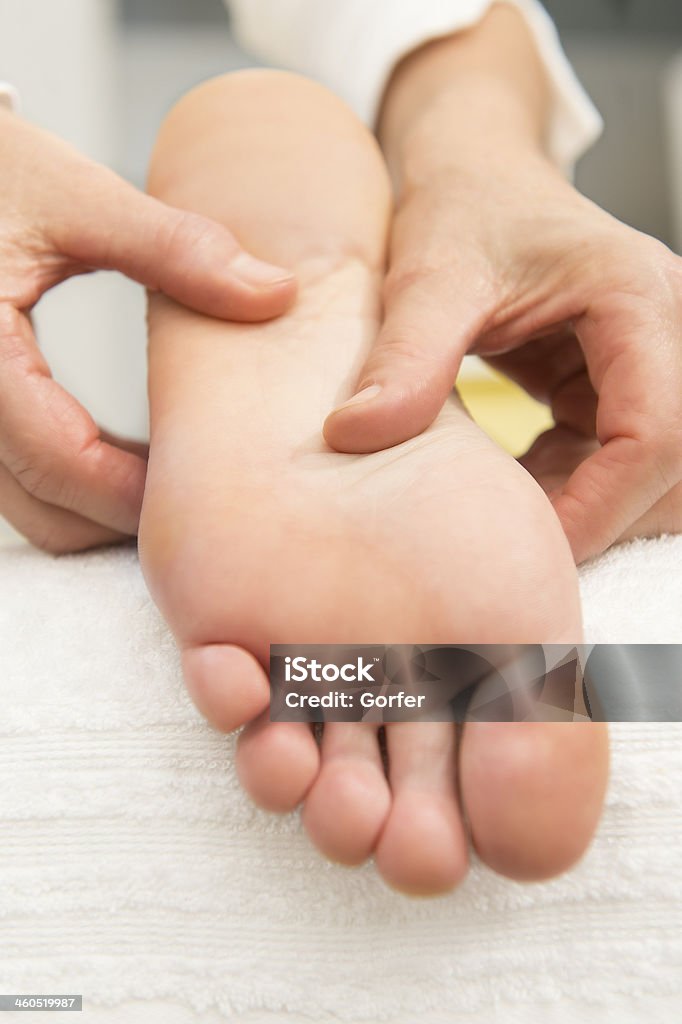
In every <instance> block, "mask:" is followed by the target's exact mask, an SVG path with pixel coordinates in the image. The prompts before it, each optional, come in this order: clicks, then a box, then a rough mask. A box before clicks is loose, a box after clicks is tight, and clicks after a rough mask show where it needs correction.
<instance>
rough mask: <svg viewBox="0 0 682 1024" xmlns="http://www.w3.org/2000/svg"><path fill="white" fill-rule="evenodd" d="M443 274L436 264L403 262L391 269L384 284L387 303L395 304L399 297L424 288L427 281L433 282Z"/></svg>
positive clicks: (384, 295) (412, 261)
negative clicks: (421, 287)
mask: <svg viewBox="0 0 682 1024" xmlns="http://www.w3.org/2000/svg"><path fill="white" fill-rule="evenodd" d="M441 273H442V268H441V267H440V265H437V264H435V263H425V262H424V261H419V262H415V261H414V260H407V261H405V260H402V261H400V262H399V263H395V264H393V266H391V267H390V269H389V271H388V273H387V274H386V277H385V278H384V284H383V298H384V301H385V302H386V303H390V302H393V301H394V300H395V299H396V298H397V297H398V296H400V295H404V294H405V292H408V291H412V290H414V289H415V288H418V287H420V286H422V285H423V284H424V283H425V282H426V281H430V280H433V279H434V278H435V277H436V276H438V275H440V274H441Z"/></svg>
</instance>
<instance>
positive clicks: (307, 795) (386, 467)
mask: <svg viewBox="0 0 682 1024" xmlns="http://www.w3.org/2000/svg"><path fill="white" fill-rule="evenodd" d="M264 123H265V124H266V125H267V129H268V130H267V131H263V130H262V125H263V124H264ZM151 188H152V191H153V192H155V194H157V195H160V196H161V197H162V198H165V199H166V200H167V201H169V202H174V203H175V204H176V205H179V206H187V207H188V208H190V209H195V210H197V212H200V213H204V214H206V215H208V216H212V217H214V218H217V219H221V220H223V222H225V223H229V224H230V225H231V226H232V227H233V229H234V230H235V231H236V233H237V236H238V237H240V238H241V239H242V241H243V242H244V244H248V246H249V248H251V249H252V250H253V251H255V252H258V253H259V254H262V255H263V256H264V258H268V259H270V260H271V261H272V262H277V263H279V264H282V265H284V266H291V267H293V268H295V270H296V273H297V275H298V280H299V285H300V294H299V299H298V302H297V305H296V306H295V307H294V309H293V310H292V311H291V312H290V313H289V314H287V316H286V317H284V318H282V319H281V320H277V321H273V322H271V323H268V324H259V325H250V326H245V325H235V324H226V323H222V322H219V321H216V320H211V319H209V318H205V317H201V316H199V315H197V314H195V313H192V312H190V311H189V310H187V309H185V308H183V307H180V306H177V305H175V304H174V303H173V302H171V301H170V300H168V299H165V298H163V297H160V296H158V295H155V296H152V300H151V305H150V398H151V419H152V439H151V453H150V463H149V472H148V479H147V488H146V493H145V500H144V507H143V513H142V522H141V531H140V554H141V559H142V565H143V568H144V571H145V575H146V578H147V580H148V583H149V586H150V589H151V591H152V594H153V596H154V597H155V599H156V601H157V603H158V604H159V606H160V608H161V610H162V612H163V613H164V615H165V616H166V619H167V621H168V623H169V624H170V626H171V629H172V630H173V632H174V634H175V637H176V640H177V642H178V645H179V647H180V649H181V651H182V661H183V668H184V673H185V677H186V680H187V685H188V687H189V691H190V693H191V695H192V697H193V699H194V700H195V702H196V704H197V706H198V707H199V709H200V710H201V711H202V712H203V713H204V714H205V716H206V717H207V718H208V720H209V721H210V722H212V723H213V724H214V725H215V726H216V727H217V728H219V729H223V730H225V731H231V730H233V729H235V728H238V727H240V726H242V725H245V726H246V727H245V728H244V730H243V732H242V733H241V735H240V739H239V744H238V753H237V767H238V771H239V775H240V778H241V780H242V783H243V784H244V786H245V788H246V789H247V790H248V792H249V793H250V794H251V796H252V797H253V798H254V800H256V801H257V802H258V803H259V804H260V805H261V806H263V807H266V808H269V809H271V810H275V811H288V810H290V809H292V808H294V807H296V806H297V805H298V804H300V803H301V802H303V821H304V824H305V827H306V828H307V830H308V832H309V834H310V836H311V838H312V839H313V841H314V842H315V843H316V844H317V846H318V847H319V848H320V849H321V850H322V851H323V852H324V853H325V854H326V855H327V856H329V857H330V858H332V859H334V860H337V861H340V862H342V863H345V864H358V863H360V862H361V861H363V860H364V859H366V858H367V857H368V856H370V855H371V854H374V855H375V857H376V862H377V865H378V867H379V870H380V871H381V873H382V874H383V876H384V878H385V879H386V880H387V881H388V882H389V883H390V884H391V885H393V886H395V887H396V888H399V889H401V890H404V891H407V892H412V893H435V892H443V891H446V890H447V889H449V888H452V887H453V886H454V885H456V884H457V882H458V881H459V880H460V879H461V878H462V877H463V875H464V873H465V872H466V868H467V839H468V838H471V840H472V842H473V844H474V846H475V848H476V849H477V850H478V852H479V853H480V855H481V857H482V858H483V859H484V861H485V862H486V863H487V864H488V865H490V866H491V867H492V868H494V869H495V870H497V871H500V872H502V873H504V874H507V875H510V876H511V877H516V878H525V879H531V878H544V877H547V876H549V875H551V874H554V873H557V872H558V871H561V870H563V869H564V868H566V867H567V866H568V865H569V864H571V863H572V862H573V861H574V860H575V859H576V858H577V857H578V856H580V854H581V853H582V851H583V850H584V848H585V846H586V845H587V843H588V841H589V838H590V836H591V834H592V832H593V830H594V828H595V825H596V822H597V819H598V815H599V811H600V807H601V802H602V798H603V794H604V788H605V778H606V761H607V753H606V738H605V732H604V730H603V728H602V727H600V726H596V725H591V724H586V725H580V724H573V723H571V724H564V725H558V724H541V723H537V724H535V723H534V724H529V725H521V724H511V725H498V724H489V723H480V724H476V723H471V724H467V725H466V726H465V727H464V729H463V731H462V734H461V737H459V738H458V736H457V732H456V730H455V727H454V726H452V725H447V724H421V723H420V724H409V723H408V724H400V725H399V724H394V725H390V726H388V727H387V728H386V760H387V762H388V768H387V770H386V769H385V768H384V757H382V751H381V748H380V745H379V742H378V737H377V735H376V732H375V731H374V730H373V729H372V728H370V727H368V726H367V725H362V724H355V725H353V724H344V723H339V724H330V725H328V726H327V727H326V728H325V730H324V735H323V738H322V743H321V745H320V747H319V748H318V744H317V743H316V740H315V738H314V736H313V733H312V732H311V730H310V729H309V728H308V727H307V726H305V725H300V724H293V723H271V722H270V721H269V718H268V703H269V685H268V679H267V674H266V666H267V665H268V660H269V646H270V644H272V643H293V642H295V643H327V642H328V643H332V642H333V643H354V644H362V643H385V642H388V643H397V642H400V643H458V642H461V643H467V644H471V643H486V642H491V643H507V642H508V643H524V642H529V643H534V642H576V641H579V640H580V638H581V631H580V608H579V598H578V587H577V577H576V571H575V567H574V565H573V561H572V558H571V554H570V549H569V547H568V543H567V541H566V539H565V537H564V535H563V533H562V531H561V529H560V527H559V523H558V520H557V519H556V517H555V515H554V513H553V511H552V509H551V506H550V505H549V502H548V501H547V499H546V497H545V496H544V494H543V493H542V491H541V489H540V487H539V486H538V485H537V484H536V483H535V482H534V481H533V479H532V478H531V477H530V475H529V474H528V473H526V471H525V470H524V469H523V468H522V467H521V466H519V465H518V464H517V463H516V462H515V461H514V459H512V458H511V457H510V456H507V455H506V454H505V453H503V452H502V451H501V450H499V449H498V448H497V447H496V446H495V445H494V444H493V443H492V442H491V441H490V440H489V439H488V438H487V437H486V436H485V435H484V434H483V433H482V432H481V431H480V430H479V429H478V428H477V427H476V426H475V424H474V423H473V422H472V421H471V419H470V418H469V417H468V416H467V414H466V413H465V411H464V409H463V407H462V406H461V404H460V403H459V401H458V399H457V397H456V396H455V395H453V396H452V398H451V399H450V401H449V402H448V403H447V404H446V406H445V408H444V409H443V411H442V413H441V415H440V416H439V418H438V419H437V420H436V421H435V423H434V424H433V425H432V426H431V427H430V428H429V430H428V431H427V432H425V433H424V434H422V435H421V436H419V437H417V438H415V439H413V440H411V441H408V442H406V443H405V444H402V445H400V446H397V447H395V448H392V449H390V450H388V451H384V452H379V453H376V454H371V455H344V454H340V453H338V452H333V451H331V450H329V448H328V447H327V446H326V445H325V443H324V441H323V438H322V433H321V431H322V424H323V423H324V420H325V417H326V415H327V414H328V413H329V412H330V410H332V409H333V408H335V407H336V406H337V405H338V404H339V402H340V401H342V400H344V399H345V398H347V397H348V396H349V395H350V394H351V393H352V387H353V384H354V381H355V379H356V377H357V373H358V370H359V368H360V366H361V365H362V362H363V361H364V359H365V358H366V355H367V353H368V351H369V348H370V346H371V344H372V341H373V338H374V337H375V335H376V332H377V330H378V326H379V319H380V292H381V282H382V278H383V257H384V245H385V234H386V230H387V225H388V218H389V214H390V189H389V186H388V182H387V177H386V173H385V169H384V167H383V163H382V161H381V159H380V156H379V154H378V151H377V149H376V146H375V144H374V142H373V140H372V139H371V136H369V134H368V133H367V132H366V130H365V129H364V128H363V127H362V126H361V125H359V124H358V122H357V121H356V120H355V119H354V118H353V117H352V115H351V114H350V112H349V111H348V110H347V109H346V108H345V107H344V106H343V104H341V103H340V102H339V101H338V100H337V99H336V98H334V97H332V96H331V95H330V94H328V93H326V92H325V91H324V90H322V89H320V88H319V87H317V86H314V85H312V84H311V83H309V82H305V81H304V80H302V79H299V78H296V77H292V76H287V75H282V74H277V73H273V72H250V73H247V74H241V75H237V76H229V77H228V78H226V79H220V80H216V81H215V82H214V83H209V84H208V86H204V87H201V88H200V89H199V90H195V92H194V93H192V94H190V96H189V97H188V98H186V99H185V100H183V101H182V102H181V104H180V105H179V107H177V108H176V109H175V111H174V113H172V114H171V116H170V118H169V120H168V121H167V122H166V125H165V127H164V129H163V130H162V133H161V138H160V142H159V144H158V145H157V151H156V155H155V158H154V166H153V171H152V178H151ZM235 197H238V199H237V198H235ZM415 370H416V371H418V368H415Z"/></svg>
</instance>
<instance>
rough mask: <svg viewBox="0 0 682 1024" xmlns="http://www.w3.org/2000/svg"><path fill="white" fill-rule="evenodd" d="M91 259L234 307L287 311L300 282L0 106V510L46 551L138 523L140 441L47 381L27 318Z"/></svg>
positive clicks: (200, 303) (225, 313)
mask: <svg viewBox="0 0 682 1024" xmlns="http://www.w3.org/2000/svg"><path fill="white" fill-rule="evenodd" d="M98 268H103V269H111V270H119V271H121V272H123V273H124V274H126V275H128V276H129V277H131V278H134V279H135V280H136V281H139V282H140V283H142V284H144V285H146V286H147V287H148V288H150V289H154V290H160V291H164V292H166V293H167V294H168V295H171V296H172V297H173V298H175V299H177V300H178V301H179V302H182V303H184V304H185V305H188V306H192V307H194V308H195V309H198V310H200V311H201V312H203V313H206V314H209V315H211V316H216V317H222V318H225V319H233V320H254V321H255V320H264V319H268V318H270V317H274V316H277V315H279V314H281V313H283V312H284V310H285V309H286V308H287V307H288V306H289V305H290V303H291V302H292V300H293V297H294V293H295V287H296V286H295V281H294V279H293V277H292V275H291V274H290V273H289V272H288V271H286V270H283V269H281V268H278V267H272V266H270V265H269V264H265V263H262V262H260V261H259V260H256V259H255V258H253V257H252V256H250V255H249V254H247V253H246V252H244V250H242V249H241V248H240V246H239V245H238V243H237V241H236V240H235V239H234V237H233V236H232V235H231V234H230V233H229V232H228V231H226V230H225V229H224V228H223V227H221V226H220V225H217V224H214V223H213V222H211V221H209V220H206V219H205V218H203V217H199V216H197V215H195V214H189V213H185V212H184V211H181V210H176V209H172V208H170V207H167V206H165V205H163V204H162V203H160V202H158V201H157V200H155V199H152V198H150V197H149V196H145V195H143V194H142V193H140V192H138V191H137V190H136V189H135V188H133V186H132V185H129V184H127V183H126V182H124V181H123V180H121V179H120V178H118V177H117V176H116V175H115V174H113V173H112V172H111V171H109V170H107V169H106V168H104V167H101V166H99V165H98V164H96V163H93V162H91V161H89V160H87V159H86V158H85V157H83V156H81V155H80V154H78V153H77V152H75V151H74V150H73V149H71V148H70V147H69V146H68V145H66V144H65V143H63V142H62V141H60V140H59V139H56V138H54V137H53V136H51V135H49V134H47V133H46V132H43V131H42V130H40V129H38V128H36V127H34V126H32V125H30V124H28V123H27V122H25V121H23V120H22V119H20V118H19V117H17V116H15V115H14V114H12V113H10V112H7V111H4V110H0V515H4V516H5V517H6V518H7V519H8V520H9V521H10V522H11V523H12V525H13V526H15V528H16V529H18V530H19V531H20V532H21V533H23V534H24V535H25V536H26V537H27V538H28V539H29V540H31V541H32V542H33V543H35V544H37V545H38V546H40V547H42V548H45V549H47V550H49V551H54V552H60V551H69V550H78V549H82V548H86V547H92V546H95V545H98V544H104V543H109V542H113V541H116V540H120V539H121V538H122V537H124V536H127V535H134V534H135V533H136V532H137V523H138V517H139V512H140V505H141V501H142V494H143V489H144V481H145V473H146V458H145V450H144V447H143V446H140V445H135V444H132V443H127V442H120V441H118V440H117V439H115V438H112V437H110V436H109V435H106V434H103V433H102V432H101V431H100V430H99V428H98V427H97V425H96V424H95V422H94V421H93V420H92V418H91V417H90V415H89V414H88V413H87V412H86V410H85V409H84V408H83V407H82V406H81V405H79V404H78V402H77V401H76V400H75V399H74V398H73V397H72V396H71V395H69V394H68V393H67V392H66V391H64V390H63V389H62V388H61V387H60V386H59V385H58V384H57V383H55V381H54V380H53V379H52V377H51V376H50V371H49V368H48V366H47V365H46V363H45V360H44V359H43V357H42V355H41V353H40V351H39V349H38V346H37V344H36V340H35V337H34V334H33V330H32V326H31V320H30V311H31V309H32V307H33V306H34V305H35V303H36V302H37V301H38V299H39V298H40V296H41V295H42V294H43V293H44V292H46V291H47V290H48V289H49V288H52V287H53V286H54V285H56V284H58V283H59V282H60V281H63V280H65V279H66V278H68V277H71V276H73V275H75V274H81V273H87V272H88V271H91V270H94V269H98ZM92 344H93V345H96V344H97V338H96V337H95V338H93V339H92Z"/></svg>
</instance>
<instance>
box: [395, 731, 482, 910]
mask: <svg viewBox="0 0 682 1024" xmlns="http://www.w3.org/2000/svg"><path fill="white" fill-rule="evenodd" d="M386 735H387V744H388V756H389V765H390V767H389V777H390V782H391V790H392V793H393V803H392V806H391V811H390V814H389V817H388V820H387V822H386V825H385V827H384V830H383V832H382V834H381V837H380V839H379V843H378V846H377V850H376V862H377V866H378V868H379V870H380V872H381V874H382V875H383V877H384V879H385V880H386V881H387V882H388V884H389V885H391V886H393V888H394V889H398V890H400V891H401V892H405V893H408V894H410V895H415V896H435V895H438V894H440V893H444V892H448V891H449V890H451V889H453V888H454V887H455V886H456V885H458V884H459V882H461V881H462V879H463V878H464V876H465V875H466V872H467V866H468V863H467V862H468V856H467V840H466V832H465V829H464V824H463V821H462V817H461V814H460V811H459V807H458V800H457V788H456V778H455V771H456V735H455V727H454V725H452V724H450V723H445V722H408V723H392V724H391V725H388V726H387V727H386Z"/></svg>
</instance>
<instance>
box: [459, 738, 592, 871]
mask: <svg viewBox="0 0 682 1024" xmlns="http://www.w3.org/2000/svg"><path fill="white" fill-rule="evenodd" d="M608 756H609V755H608V734H607V730H606V728H605V727H604V726H603V725H601V724H598V723H589V722H510V723H502V722H469V723H467V724H466V725H465V726H464V731H463V735H462V739H461V744H460V784H461V795H462V802H463V804H464V808H465V811H466V814H467V818H468V821H469V827H470V831H471V839H472V842H473V845H474V847H475V849H476V851H477V853H478V854H479V856H480V857H481V859H482V860H483V861H484V862H485V863H486V864H487V865H488V866H489V867H490V868H492V869H493V870H494V871H497V872H498V873H499V874H502V875H505V876H507V877H508V878H513V879H516V880H517V881H540V880H542V879H546V878H551V877H552V876H554V875H558V874H561V872H563V871H566V870H567V869H568V868H570V867H571V866H572V865H573V864H574V863H575V862H576V861H577V860H579V858H580V857H581V856H582V855H583V853H584V852H585V850H586V849H587V846H588V845H589V842H590V840H591V838H592V836H593V834H594V832H595V830H596V827H597V824H598V821H599V817H600V814H601V808H602V805H603V802H604V795H605V792H606V784H607V779H608Z"/></svg>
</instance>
